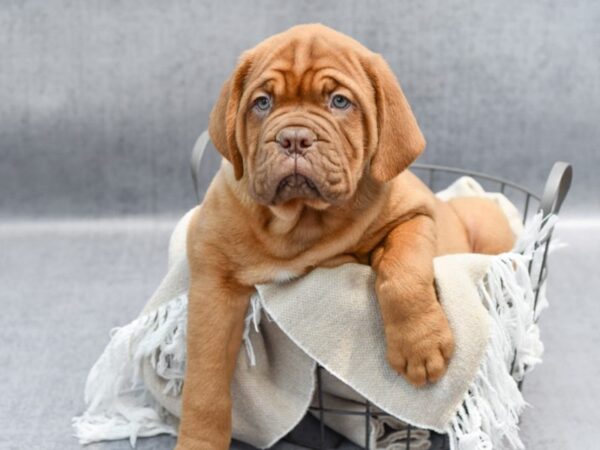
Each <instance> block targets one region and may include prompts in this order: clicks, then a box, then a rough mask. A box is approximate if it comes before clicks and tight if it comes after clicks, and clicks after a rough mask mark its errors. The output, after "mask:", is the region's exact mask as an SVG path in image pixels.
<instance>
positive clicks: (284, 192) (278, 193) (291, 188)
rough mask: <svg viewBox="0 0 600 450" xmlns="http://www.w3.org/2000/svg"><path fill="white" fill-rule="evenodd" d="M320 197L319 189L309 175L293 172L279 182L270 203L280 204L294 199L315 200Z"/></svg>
mask: <svg viewBox="0 0 600 450" xmlns="http://www.w3.org/2000/svg"><path fill="white" fill-rule="evenodd" d="M320 197H321V194H320V193H319V189H318V188H317V186H316V185H315V183H314V182H313V181H312V180H311V179H310V178H309V177H307V176H304V175H300V174H299V173H294V174H291V175H288V176H285V177H284V178H283V179H282V180H281V181H280V182H279V184H278V185H277V189H276V190H275V196H274V198H273V201H272V204H274V205H280V204H284V203H287V202H289V201H290V200H295V199H300V200H305V201H306V200H315V199H318V198H320Z"/></svg>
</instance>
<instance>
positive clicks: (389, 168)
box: [209, 25, 425, 209]
mask: <svg viewBox="0 0 600 450" xmlns="http://www.w3.org/2000/svg"><path fill="white" fill-rule="evenodd" d="M209 131H210V135H211V138H212V140H213V142H214V144H215V146H216V148H217V149H218V150H219V151H220V152H221V153H222V154H223V156H224V157H225V158H227V159H228V160H229V161H230V162H231V164H232V165H233V168H234V171H235V176H236V178H237V179H241V178H242V177H247V180H248V187H249V191H250V194H251V195H252V196H253V197H254V198H255V199H256V200H257V201H258V202H260V203H263V204H266V205H281V204H284V203H286V202H289V201H291V200H293V199H300V201H303V202H304V203H306V204H308V205H309V206H312V207H315V208H318V209H323V208H326V207H327V206H329V205H332V204H333V205H342V204H344V203H345V202H347V201H348V200H350V199H351V198H352V197H353V195H354V194H355V192H356V189H357V186H358V184H359V181H360V180H361V179H362V178H363V177H370V178H371V179H373V180H374V181H375V182H378V183H385V182H386V181H389V180H390V179H392V178H394V177H395V176H396V175H398V174H399V173H400V172H402V171H403V170H404V169H405V168H406V167H408V165H409V164H410V163H411V162H413V161H414V160H415V159H416V157H417V156H418V155H419V154H420V153H421V151H422V150H423V148H424V146H425V140H424V138H423V135H422V134H421V131H420V130H419V127H418V125H417V122H416V120H415V117H414V116H413V113H412V111H411V109H410V106H409V105H408V103H407V101H406V98H405V97H404V94H403V93H402V90H401V89H400V85H399V84H398V82H397V80H396V78H395V77H394V75H393V73H392V72H391V70H390V68H389V67H388V65H387V64H386V62H385V61H384V60H383V58H382V57H381V56H379V55H377V54H375V53H372V52H371V51H369V50H368V49H366V48H365V47H363V46H362V45H361V44H359V43H358V42H356V41H355V40H353V39H351V38H349V37H348V36H345V35H343V34H341V33H338V32H336V31H334V30H332V29H330V28H327V27H325V26H322V25H301V26H297V27H294V28H291V29H290V30H288V31H286V32H284V33H281V34H278V35H275V36H273V37H271V38H269V39H267V40H266V41H263V42H262V43H261V44H259V45H258V46H257V47H255V48H254V49H252V50H249V51H247V52H245V53H244V54H243V55H242V57H241V58H240V61H239V64H238V66H237V68H236V69H235V71H234V73H233V74H232V76H231V77H230V79H229V80H228V81H227V82H226V83H225V85H224V86H223V89H222V92H221V95H220V97H219V100H218V101H217V104H216V105H215V107H214V109H213V111H212V113H211V117H210V126H209Z"/></svg>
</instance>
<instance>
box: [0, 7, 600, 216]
mask: <svg viewBox="0 0 600 450" xmlns="http://www.w3.org/2000/svg"><path fill="white" fill-rule="evenodd" d="M314 21H319V22H322V23H325V24H328V25H331V26H333V27H335V28H337V29H339V30H341V31H343V32H346V33H348V34H350V35H352V36H353V37H355V38H357V39H358V40H360V41H362V42H363V43H364V44H366V45H367V46H369V47H370V48H372V49H373V50H376V51H378V52H380V53H382V54H383V55H384V56H385V57H386V58H387V59H388V61H389V62H390V64H391V66H392V67H393V69H394V70H395V72H396V74H397V75H398V77H399V78H400V80H401V81H402V83H403V87H404V90H405V91H406V94H407V96H408V98H409V100H410V102H411V103H412V105H413V108H414V110H415V112H416V115H417V117H418V119H419V121H420V124H421V126H422V128H423V131H424V133H425V135H426V137H427V140H428V147H427V150H426V152H425V155H424V156H423V157H422V161H427V162H435V163H441V164H450V165H456V166H463V167H469V168H474V169H478V170H483V171H487V172H492V173H495V174H501V175H505V176H506V177H508V178H511V179H515V180H517V181H520V182H522V183H524V184H526V185H530V186H532V187H534V188H537V189H540V187H541V183H542V181H543V179H544V177H545V175H546V173H547V171H548V170H549V168H550V165H551V163H552V162H553V161H554V160H557V159H563V160H567V161H570V162H572V163H573V164H574V167H575V176H576V178H575V180H576V182H575V185H574V189H573V192H572V195H571V196H570V198H569V201H568V203H567V208H568V211H571V212H573V213H579V212H581V213H589V212H593V211H597V210H598V207H599V206H600V195H599V193H600V181H599V179H598V178H597V177H596V171H597V170H598V168H599V167H600V151H599V149H598V142H599V141H600V126H599V125H600V124H599V119H600V76H599V74H600V25H599V24H600V3H598V2H595V1H594V0H571V1H566V0H565V1H558V0H545V1H535V2H523V1H520V0H503V1H494V2H489V1H486V2H474V1H468V0H465V1H463V0H451V1H443V2H442V1H430V0H420V1H416V2H411V1H387V2H365V1H327V2H325V1H321V2H317V1H298V0H296V1H281V0H279V1H278V0H265V1H238V2H231V1H225V0H220V1H214V2H190V1H169V2H167V1H162V0H152V1H149V0H144V1H141V0H140V1H132V0H129V1H107V0H104V1H80V2H73V1H61V0H52V1H48V0H46V1H41V0H40V1H7V0H3V1H1V2H0V44H1V49H0V50H1V51H0V192H1V194H0V216H3V217H14V216H25V217H31V216H35V217H38V216H40V215H50V216H64V215H67V216H81V215H84V216H92V217H97V216H115V215H119V214H144V215H175V214H179V213H181V211H182V210H184V209H185V208H187V207H189V206H190V205H191V203H192V202H193V201H194V199H193V196H192V193H191V191H190V189H189V174H188V166H187V163H188V155H189V152H190V149H191V146H192V144H193V142H194V139H195V138H196V136H197V135H198V134H199V132H200V131H202V130H203V129H204V128H205V127H206V124H207V117H208V113H209V111H210V108H211V105H212V103H213V102H214V100H215V97H216V95H217V93H218V90H219V88H220V86H221V83H222V82H223V80H224V79H225V78H226V77H227V75H228V73H229V72H230V71H231V69H232V68H233V66H234V64H235V61H236V58H237V56H238V55H239V53H240V52H241V51H242V50H244V49H246V48H248V47H251V46H253V45H254V44H255V43H257V42H259V41H260V40H261V39H263V38H265V37H266V36H269V35H270V34H272V33H275V32H278V31H281V30H284V29H286V28H287V27H289V26H291V25H293V24H296V23H303V22H314ZM216 161H217V156H216V155H214V154H213V155H211V162H212V163H213V167H214V164H215V163H216ZM205 182H206V180H205Z"/></svg>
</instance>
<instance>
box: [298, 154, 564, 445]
mask: <svg viewBox="0 0 600 450" xmlns="http://www.w3.org/2000/svg"><path fill="white" fill-rule="evenodd" d="M411 169H412V170H414V171H415V172H416V174H417V175H419V176H420V177H421V179H422V180H423V181H424V182H425V183H426V184H427V185H428V186H429V188H430V189H432V190H435V188H436V178H437V176H438V175H439V174H441V173H443V174H446V175H454V176H470V177H472V178H474V179H475V180H477V181H478V182H485V183H487V184H488V185H490V184H491V186H492V188H494V187H495V189H497V191H499V192H500V193H502V194H504V195H506V196H507V197H509V198H510V199H511V200H512V201H513V203H515V205H516V206H517V207H519V206H520V210H521V220H522V222H523V225H525V224H526V223H527V221H528V219H529V218H530V217H531V216H532V215H533V214H534V213H537V212H538V211H541V212H542V214H543V217H544V218H546V217H548V216H549V215H550V214H558V212H559V210H560V207H561V205H562V202H563V201H564V199H565V197H566V195H567V193H568V190H569V187H570V184H571V180H572V168H571V166H570V165H569V164H567V163H563V162H557V163H555V165H554V166H553V168H552V171H551V172H550V175H549V176H548V180H547V182H546V187H545V189H544V193H543V195H542V196H539V195H537V194H535V193H534V192H533V191H531V190H530V189H528V188H526V187H524V186H521V185H519V184H517V183H513V182H511V181H508V180H505V179H503V178H499V177H495V176H491V175H487V174H484V173H480V172H474V171H469V170H463V169H457V168H453V167H446V166H438V165H432V164H413V165H412V166H411ZM515 197H517V198H515ZM518 197H520V199H519V198H518ZM532 203H533V205H532ZM534 207H535V210H534V209H533V208H534ZM552 234H553V230H550V232H549V233H548V234H547V235H546V236H545V237H544V239H543V240H542V241H541V242H538V243H537V244H536V250H537V249H539V247H540V246H544V250H543V257H542V262H541V265H540V267H539V269H537V270H536V273H533V272H532V271H533V270H534V269H535V268H534V267H533V264H532V262H530V264H529V275H530V276H531V277H532V281H534V284H533V285H534V295H535V297H534V310H535V309H537V303H538V298H539V294H540V290H541V287H542V285H543V284H544V281H545V280H546V278H547V274H548V270H547V261H548V249H549V247H550V241H551V238H552ZM516 357H517V354H516V352H515V356H514V358H513V366H512V367H511V372H512V370H513V368H514V364H515V361H516ZM323 370H325V369H324V368H323V367H322V366H320V365H318V364H317V369H316V401H317V406H311V407H310V408H309V410H310V411H312V412H313V413H315V415H316V416H318V421H319V442H318V445H312V444H310V443H306V442H302V443H300V442H298V441H296V440H295V439H293V438H289V437H288V438H287V440H288V441H289V442H292V443H294V444H298V445H301V446H303V447H307V448H312V449H316V450H328V449H329V448H335V447H328V446H327V445H326V431H325V430H326V426H325V421H324V417H325V414H339V415H364V418H365V441H364V442H365V443H364V448H365V449H367V450H372V449H371V445H370V444H371V433H372V431H373V430H372V429H371V428H372V427H371V418H372V417H373V416H374V415H376V416H389V415H390V414H388V413H385V412H381V411H379V410H378V411H376V412H375V411H374V410H373V405H372V404H371V403H370V402H369V401H365V402H364V411H363V412H360V411H359V412H357V411H347V410H341V409H333V408H327V407H326V405H325V404H324V400H323V389H322V385H323V383H322V372H323ZM522 383H523V381H521V382H519V389H521V388H522ZM414 429H415V427H413V426H412V425H410V424H407V428H406V445H405V450H410V449H411V432H412V430H414ZM431 434H432V435H433V436H435V437H436V439H437V445H435V446H432V449H431V450H438V449H439V450H449V448H450V442H449V439H448V436H447V435H438V434H437V433H433V432H431Z"/></svg>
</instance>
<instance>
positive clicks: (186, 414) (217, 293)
mask: <svg viewBox="0 0 600 450" xmlns="http://www.w3.org/2000/svg"><path fill="white" fill-rule="evenodd" d="M196 266H200V267H196ZM202 266H204V267H202ZM190 270H191V285H190V290H189V301H188V329H187V366H186V373H185V380H184V386H183V404H182V415H181V424H180V426H179V437H178V439H177V447H176V450H226V449H228V448H229V445H230V440H231V387H230V385H231V379H232V376H233V372H234V369H235V362H236V360H237V356H238V352H239V349H240V345H241V341H242V335H243V331H244V317H245V314H246V310H247V307H248V300H249V298H250V295H251V293H252V291H251V289H249V288H247V287H242V286H239V285H238V284H237V283H236V282H235V281H234V280H233V279H232V278H230V277H227V276H225V275H224V274H223V273H222V272H220V271H219V270H217V268H211V267H210V266H208V265H204V264H196V265H194V264H190Z"/></svg>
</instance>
